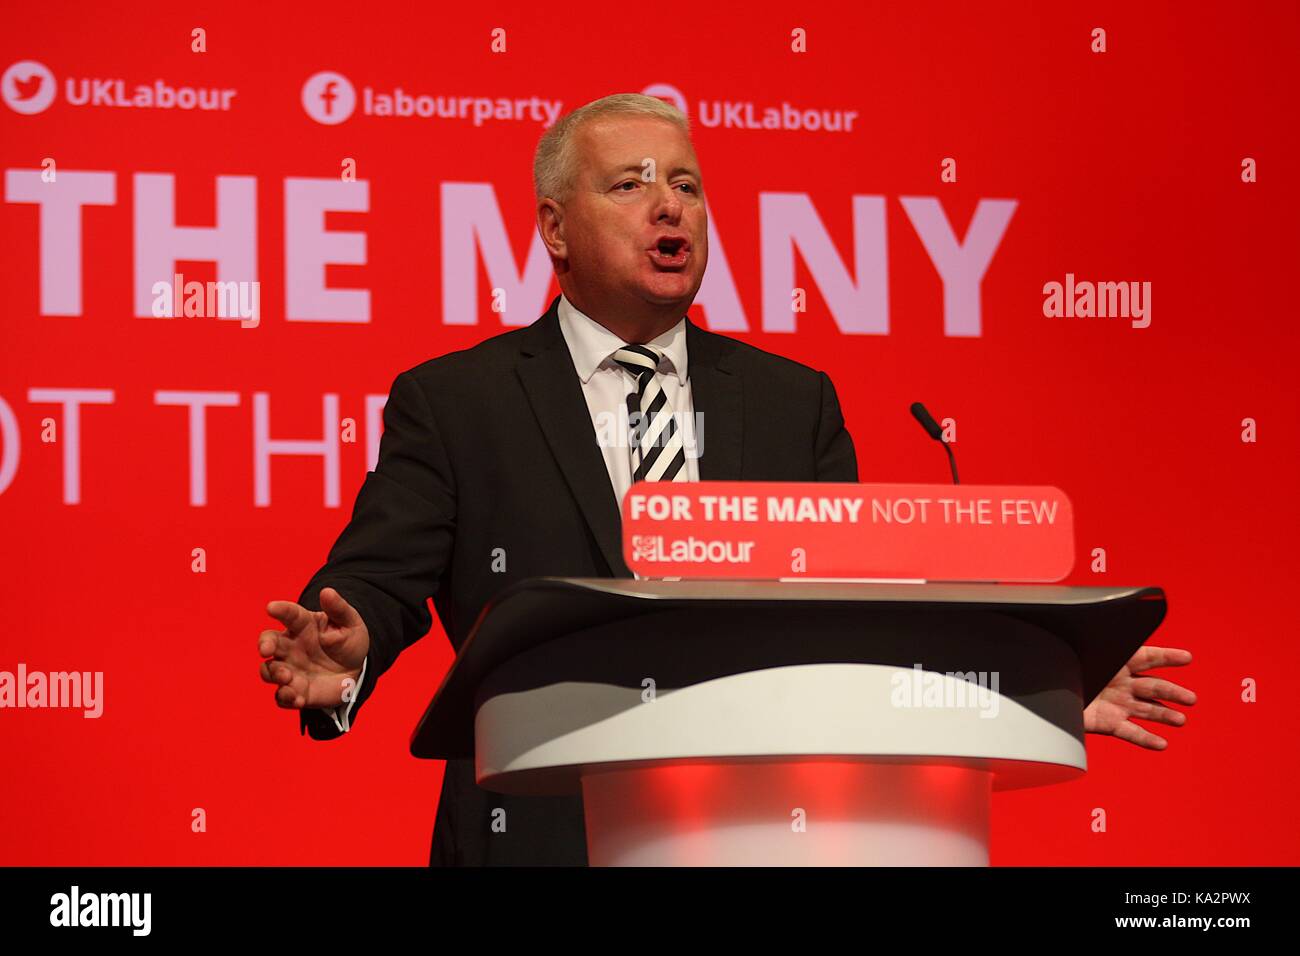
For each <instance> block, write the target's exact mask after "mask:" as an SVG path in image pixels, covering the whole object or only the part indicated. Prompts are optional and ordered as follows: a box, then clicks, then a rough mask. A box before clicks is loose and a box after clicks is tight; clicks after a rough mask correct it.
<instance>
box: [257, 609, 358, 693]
mask: <svg viewBox="0 0 1300 956" xmlns="http://www.w3.org/2000/svg"><path fill="white" fill-rule="evenodd" d="M320 606H321V610H319V611H311V610H308V609H307V608H305V607H303V606H302V605H301V604H295V603H294V602H292V601H272V602H271V603H270V604H268V605H267V606H266V613H268V614H270V615H271V617H273V618H275V619H276V620H277V621H279V622H280V623H281V624H283V625H284V630H283V631H275V630H267V631H263V632H262V633H261V634H260V635H259V636H258V638H257V652H258V654H260V655H261V656H262V657H264V658H269V660H264V661H262V666H261V669H260V674H261V677H262V680H264V681H266V682H267V683H268V684H275V685H277V686H276V690H275V702H276V704H277V705H278V706H280V707H284V708H292V709H298V710H301V709H302V708H304V707H336V706H338V705H339V704H341V703H343V700H344V696H345V694H347V693H348V691H349V690H350V691H351V693H352V694H353V695H355V694H356V687H357V680H358V679H359V678H360V676H361V665H362V664H364V663H365V660H366V654H368V653H369V652H370V632H369V631H368V630H367V629H366V623H365V621H363V620H362V619H361V615H360V614H358V613H357V610H356V608H354V607H353V606H352V605H351V604H349V603H348V602H347V601H346V600H344V598H343V595H341V594H339V592H338V591H336V590H334V588H323V589H322V590H321V592H320ZM349 681H350V683H349Z"/></svg>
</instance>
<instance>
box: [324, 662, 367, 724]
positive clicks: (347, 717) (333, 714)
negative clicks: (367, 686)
mask: <svg viewBox="0 0 1300 956" xmlns="http://www.w3.org/2000/svg"><path fill="white" fill-rule="evenodd" d="M369 663H370V655H369V654H367V655H366V659H365V660H364V661H362V662H361V676H360V677H358V678H357V683H356V686H355V687H353V688H352V696H351V698H349V699H348V705H347V706H346V707H344V708H343V716H342V718H340V717H339V713H338V710H339V709H338V708H337V707H325V708H322V709H323V710H324V711H325V713H327V714H329V715H330V718H331V719H332V720H333V721H334V726H335V727H337V728H338V729H339V733H341V734H346V733H347V732H348V731H349V730H351V729H352V706H353V705H354V704H355V703H356V702H357V697H358V696H360V694H361V685H362V684H363V683H364V682H365V679H366V665H367V664H369Z"/></svg>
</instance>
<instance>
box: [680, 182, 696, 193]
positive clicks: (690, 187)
mask: <svg viewBox="0 0 1300 956" xmlns="http://www.w3.org/2000/svg"><path fill="white" fill-rule="evenodd" d="M677 185H678V186H685V187H686V188H687V190H688V191H690V192H692V193H693V192H695V184H694V183H678V184H677Z"/></svg>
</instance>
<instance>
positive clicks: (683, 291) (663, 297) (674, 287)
mask: <svg viewBox="0 0 1300 956" xmlns="http://www.w3.org/2000/svg"><path fill="white" fill-rule="evenodd" d="M699 289H700V283H699V281H698V280H697V279H695V278H694V277H692V276H687V275H677V274H674V273H661V274H659V275H656V276H653V277H652V278H651V279H650V281H649V282H647V283H645V284H644V285H643V286H642V292H641V294H642V298H644V299H645V300H646V301H647V302H653V303H654V304H656V305H672V304H673V303H677V302H680V303H684V305H682V311H683V312H684V311H685V310H686V307H687V306H688V305H690V303H691V300H693V299H694V298H695V293H696V292H698V291H699Z"/></svg>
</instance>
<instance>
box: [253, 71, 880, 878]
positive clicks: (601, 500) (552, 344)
mask: <svg viewBox="0 0 1300 956" xmlns="http://www.w3.org/2000/svg"><path fill="white" fill-rule="evenodd" d="M534 180H535V184H536V193H537V199H538V205H537V222H538V229H539V231H540V233H541V236H542V239H543V241H544V242H545V243H546V246H547V249H548V252H549V253H550V256H551V259H552V262H553V263H554V265H555V270H556V274H557V278H558V281H559V285H560V289H561V292H562V294H561V295H560V296H558V297H557V298H556V299H555V300H554V301H553V302H552V303H551V305H550V308H549V309H548V310H547V311H546V313H545V314H544V315H543V316H542V317H541V318H540V319H538V320H537V321H536V322H534V323H533V324H532V325H530V326H528V327H526V328H522V329H517V330H514V331H511V332H507V333H504V334H502V335H498V336H495V337H493V338H490V339H488V340H486V341H484V342H482V343H480V344H479V345H477V346H476V347H474V348H471V349H466V350H464V351H460V352H455V353H452V354H449V355H444V356H442V357H440V358H436V359H433V360H431V361H428V362H425V363H424V364H422V365H419V366H417V367H415V368H413V369H410V370H409V371H406V372H403V373H402V374H400V375H398V376H397V378H396V380H395V381H394V382H393V386H392V390H391V392H390V395H389V399H388V403H387V406H386V407H385V410H384V435H383V439H382V442H381V444H380V450H379V460H378V463H377V464H376V466H375V470H374V471H373V472H370V473H369V474H368V475H367V476H366V480H365V483H364V484H363V486H362V488H361V491H360V492H359V493H358V495H357V501H356V505H355V508H354V510H353V514H352V518H351V521H350V522H349V523H348V525H347V527H346V528H344V530H343V532H342V534H341V535H340V536H339V538H338V541H337V542H336V543H335V545H334V547H333V548H332V549H331V551H330V553H329V556H328V559H327V561H326V564H325V565H324V567H322V568H321V569H320V570H319V571H318V572H317V573H316V574H315V576H314V577H313V578H312V579H311V581H310V582H309V583H308V585H307V587H306V588H305V589H304V590H303V592H302V594H301V596H300V597H299V600H298V602H297V603H294V602H291V601H272V602H271V603H270V604H268V605H267V611H268V613H270V614H271V615H272V616H273V617H275V618H276V619H277V620H279V621H280V622H281V623H282V624H283V625H284V630H283V631H274V630H267V631H263V632H262V634H261V635H260V637H259V641H258V650H259V653H260V654H261V656H262V657H264V658H267V660H265V661H263V663H262V665H261V677H262V679H263V680H264V681H266V682H268V683H271V684H274V685H276V690H275V699H276V703H277V704H278V705H279V706H281V707H284V708H293V709H298V710H299V711H300V712H301V718H300V719H301V728H302V730H303V731H304V732H308V733H310V735H311V736H312V737H313V738H315V739H317V740H325V739H330V738H333V737H338V736H339V735H340V734H342V733H346V732H348V731H349V730H350V729H351V726H352V723H353V722H354V721H355V720H356V719H357V715H358V713H359V711H360V709H361V707H362V706H363V705H364V704H365V702H366V700H367V699H368V698H369V696H370V695H371V693H373V691H374V689H375V686H376V683H377V681H378V678H379V676H380V675H381V674H383V673H384V672H385V671H386V670H388V668H389V667H391V666H392V665H393V663H394V661H396V659H397V656H398V654H399V653H401V651H402V650H403V649H404V648H406V647H409V646H410V645H411V644H413V643H414V642H415V641H417V640H419V639H420V638H421V637H422V636H424V634H425V633H427V632H428V630H429V628H430V626H431V624H432V620H431V617H430V615H429V613H428V610H427V606H426V601H427V599H428V598H429V597H432V598H433V601H434V606H435V607H436V609H437V612H438V617H439V618H440V620H441V622H442V625H443V627H444V629H445V630H446V633H447V635H448V637H449V638H450V640H451V642H452V644H453V645H454V646H455V647H456V648H457V649H459V648H460V646H461V645H462V643H463V642H464V641H465V639H466V637H467V636H468V634H469V632H470V629H471V628H472V627H473V625H474V623H475V620H476V619H477V617H478V615H479V612H480V611H481V610H482V609H483V607H484V605H485V604H486V603H487V602H488V601H489V599H490V598H492V596H493V595H494V594H496V593H497V592H499V591H501V590H502V589H503V588H505V587H507V586H508V585H510V584H512V583H514V582H516V581H520V580H523V579H525V578H530V577H536V576H543V575H557V576H574V577H601V576H614V577H631V576H632V574H631V572H630V571H629V569H628V567H627V565H626V564H625V563H624V561H623V557H622V549H621V547H620V540H621V536H620V516H619V505H620V502H621V500H622V496H623V494H624V493H625V492H626V491H627V488H628V486H629V485H630V483H631V482H632V481H633V480H637V479H642V480H658V481H689V480H718V479H733V480H734V479H747V480H766V481H841V482H855V481H857V480H858V470H857V460H856V457H855V454H854V449H853V442H852V439H851V438H850V437H849V433H848V431H847V430H846V429H845V427H844V419H843V417H842V415H841V413H840V407H839V402H838V400H837V397H836V393H835V389H834V387H833V386H832V384H831V381H830V379H829V378H828V377H827V376H826V375H825V374H824V373H822V372H818V371H815V370H813V369H811V368H808V367H807V366H804V365H800V364H798V363H796V362H793V361H790V360H789V359H785V358H781V357H780V356H776V355H772V354H770V353H767V352H763V351H761V350H759V349H757V348H754V347H753V346H750V345H747V344H745V343H742V342H739V341H737V340H735V339H731V338H727V337H724V336H721V335H716V334H713V333H710V332H707V331H705V330H704V329H701V328H699V327H698V326H697V325H695V324H694V323H692V322H691V321H690V320H689V319H688V318H686V317H685V316H686V311H687V309H688V308H689V306H690V304H691V302H692V301H693V300H694V298H695V295H696V292H697V291H698V290H699V287H700V283H701V281H702V279H703V276H704V269H705V265H706V263H707V261H708V218H707V212H706V209H705V204H704V193H703V186H702V182H701V176H700V171H699V164H698V161H697V159H696V157H695V151H694V149H693V147H692V146H691V141H690V137H689V128H688V125H687V122H686V119H685V117H684V116H683V115H682V114H681V113H680V112H678V111H677V110H675V109H674V108H672V107H671V106H668V105H667V104H665V103H663V102H662V101H660V100H657V99H654V98H651V97H646V96H640V95H636V94H627V95H619V96H612V97H606V98H604V99H602V100H597V101H596V102H594V103H591V104H588V105H587V106H585V107H583V108H581V109H579V110H576V111H575V112H574V113H572V114H570V115H569V116H567V117H565V118H564V119H563V120H561V121H560V122H559V123H557V124H556V125H555V126H554V127H553V128H552V129H551V130H549V131H548V132H547V133H546V134H545V135H544V136H543V137H542V140H541V142H540V143H539V144H538V149H537V156H536V159H535V161H534ZM623 412H626V415H627V418H626V419H620V418H619V415H620V414H621V413H623ZM610 416H613V418H612V419H611V418H610ZM602 420H618V421H621V422H625V423H627V424H629V425H633V424H634V425H635V426H636V427H635V429H634V430H633V429H628V428H615V429H613V430H612V434H613V436H615V438H616V439H617V440H611V439H610V435H611V430H609V429H604V430H602V428H601V422H602ZM502 822H504V824H505V826H504V828H502V827H501V825H500V824H501V823H502ZM430 862H431V863H433V864H479V865H483V864H572V865H581V864H585V863H586V862H587V854H586V839H585V831H584V826H583V813H582V799H581V797H580V796H572V797H517V796H507V795H503V794H497V793H490V792H488V791H486V790H483V789H482V788H480V787H479V786H478V785H477V784H476V783H475V781H474V766H473V761H471V760H450V761H448V762H447V768H446V774H445V777H444V780H443V786H442V794H441V797H440V799H439V803H438V813H437V819H436V821H435V824H434V835H433V846H432V852H431V854H430Z"/></svg>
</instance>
